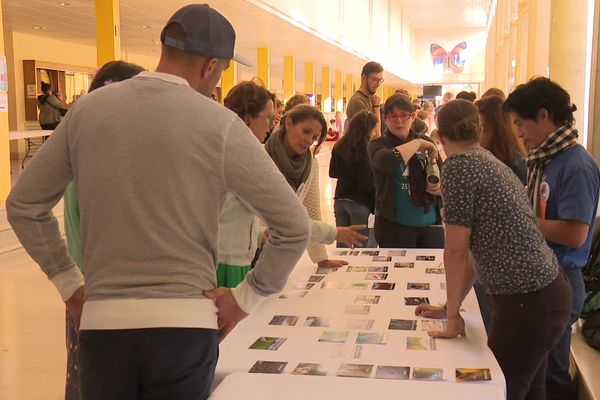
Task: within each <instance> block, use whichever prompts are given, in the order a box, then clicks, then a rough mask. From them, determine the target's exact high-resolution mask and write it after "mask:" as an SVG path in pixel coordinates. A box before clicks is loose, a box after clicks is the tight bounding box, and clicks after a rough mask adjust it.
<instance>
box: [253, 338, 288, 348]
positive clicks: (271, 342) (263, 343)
mask: <svg viewBox="0 0 600 400" xmlns="http://www.w3.org/2000/svg"><path fill="white" fill-rule="evenodd" d="M285 341H286V338H277V337H270V336H262V337H259V338H258V339H256V342H254V343H252V344H251V345H250V347H248V348H249V349H252V350H277V349H279V348H280V347H281V345H282V344H283V342H285Z"/></svg>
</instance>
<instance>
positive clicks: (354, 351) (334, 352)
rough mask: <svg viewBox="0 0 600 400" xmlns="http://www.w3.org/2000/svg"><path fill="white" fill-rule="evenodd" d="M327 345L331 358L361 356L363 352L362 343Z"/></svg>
mask: <svg viewBox="0 0 600 400" xmlns="http://www.w3.org/2000/svg"><path fill="white" fill-rule="evenodd" d="M327 347H329V349H330V353H329V357H330V358H360V353H361V352H362V346H361V345H349V344H338V343H336V344H328V345H327Z"/></svg>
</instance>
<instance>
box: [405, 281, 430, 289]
mask: <svg viewBox="0 0 600 400" xmlns="http://www.w3.org/2000/svg"><path fill="white" fill-rule="evenodd" d="M406 289H407V290H429V283H421V282H409V283H407V284H406Z"/></svg>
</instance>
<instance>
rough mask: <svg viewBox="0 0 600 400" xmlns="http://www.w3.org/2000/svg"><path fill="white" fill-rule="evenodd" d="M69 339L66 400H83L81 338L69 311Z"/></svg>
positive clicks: (67, 331)
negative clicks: (80, 366) (80, 355)
mask: <svg viewBox="0 0 600 400" xmlns="http://www.w3.org/2000/svg"><path fill="white" fill-rule="evenodd" d="M65 333H66V339H67V377H66V382H65V400H80V399H81V383H80V382H81V380H80V378H79V371H80V369H79V337H78V336H77V330H76V329H75V324H74V323H73V318H71V314H69V311H68V310H67V317H66V332H65Z"/></svg>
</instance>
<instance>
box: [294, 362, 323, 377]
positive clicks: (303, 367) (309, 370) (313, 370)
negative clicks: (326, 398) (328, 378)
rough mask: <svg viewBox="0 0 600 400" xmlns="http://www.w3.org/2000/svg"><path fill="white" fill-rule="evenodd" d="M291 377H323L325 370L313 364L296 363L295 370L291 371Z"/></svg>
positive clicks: (319, 365)
mask: <svg viewBox="0 0 600 400" xmlns="http://www.w3.org/2000/svg"><path fill="white" fill-rule="evenodd" d="M292 375H317V376H325V375H327V370H326V369H325V367H323V366H322V365H321V364H313V363H303V362H301V363H298V365H296V368H294V370H293V371H292Z"/></svg>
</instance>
